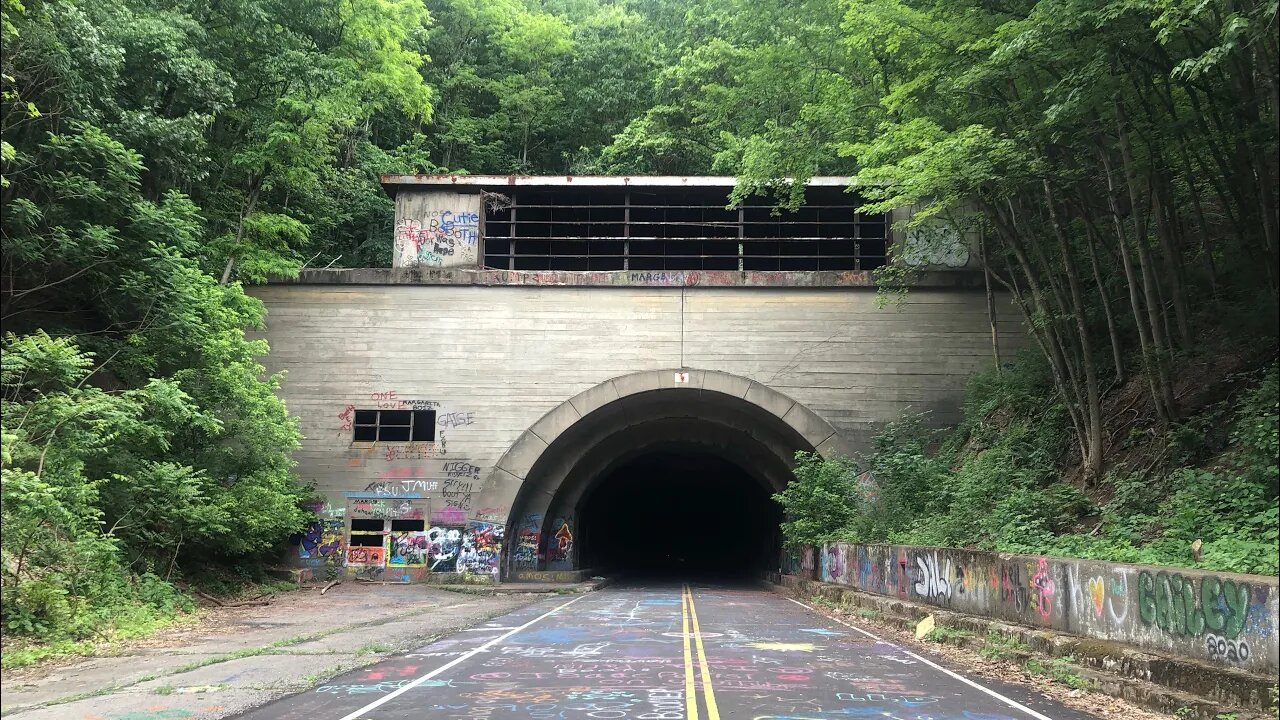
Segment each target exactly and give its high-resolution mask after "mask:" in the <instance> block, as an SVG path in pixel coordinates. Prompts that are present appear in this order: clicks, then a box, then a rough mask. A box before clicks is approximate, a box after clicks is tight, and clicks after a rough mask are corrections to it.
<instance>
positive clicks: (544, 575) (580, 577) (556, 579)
mask: <svg viewBox="0 0 1280 720" xmlns="http://www.w3.org/2000/svg"><path fill="white" fill-rule="evenodd" d="M594 572H595V571H594V570H592V569H591V568H587V569H586V570H513V571H512V572H511V573H510V574H509V575H508V576H507V582H514V583H522V582H536V583H576V582H583V581H584V580H586V579H587V578H590V577H591V574H592V573H594Z"/></svg>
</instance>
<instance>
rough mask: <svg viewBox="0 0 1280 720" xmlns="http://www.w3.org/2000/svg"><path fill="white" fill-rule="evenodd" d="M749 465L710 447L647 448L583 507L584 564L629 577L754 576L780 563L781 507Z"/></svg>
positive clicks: (597, 488)
mask: <svg viewBox="0 0 1280 720" xmlns="http://www.w3.org/2000/svg"><path fill="white" fill-rule="evenodd" d="M770 495H771V493H770V491H769V490H767V489H766V488H765V486H764V485H763V484H762V483H761V482H760V481H759V480H757V479H755V478H753V477H752V476H751V475H749V474H748V473H747V472H745V471H744V470H743V469H742V468H740V467H738V466H737V465H734V464H733V463H730V462H728V461H726V460H724V459H721V458H719V457H716V456H714V455H710V454H706V453H691V452H662V453H653V454H649V455H644V456H641V457H639V458H636V459H635V460H632V461H630V462H628V463H627V464H626V465H623V466H622V467H620V468H618V469H617V470H614V471H613V472H611V473H610V474H608V475H606V476H604V477H602V478H600V480H599V482H598V483H597V484H596V485H595V487H594V489H593V490H592V491H591V493H590V494H589V495H587V496H586V497H585V498H584V500H583V502H582V504H581V505H580V506H579V507H580V511H579V515H578V517H579V523H580V527H581V530H582V537H581V540H582V546H581V548H582V549H581V552H582V555H581V558H582V561H583V565H582V567H590V568H593V569H597V570H599V571H601V572H612V573H622V574H625V575H628V576H636V575H645V576H663V577H675V576H679V577H682V578H689V577H714V578H719V579H748V578H750V577H752V576H756V575H758V573H759V572H760V571H762V570H766V569H770V568H771V567H772V566H773V565H774V564H776V562H777V557H778V551H777V550H778V543H779V530H778V525H779V523H780V522H781V521H782V513H781V510H780V508H779V507H778V505H777V503H775V502H774V501H773V499H772V498H771V497H770Z"/></svg>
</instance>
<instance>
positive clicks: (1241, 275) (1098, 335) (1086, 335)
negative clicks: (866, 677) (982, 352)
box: [0, 0, 1280, 664]
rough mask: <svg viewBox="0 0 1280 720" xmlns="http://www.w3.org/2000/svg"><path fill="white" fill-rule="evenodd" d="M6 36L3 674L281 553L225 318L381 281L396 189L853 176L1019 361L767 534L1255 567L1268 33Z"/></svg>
mask: <svg viewBox="0 0 1280 720" xmlns="http://www.w3.org/2000/svg"><path fill="white" fill-rule="evenodd" d="M0 10H2V12H3V22H2V26H3V27H2V32H3V36H2V40H3V46H4V54H3V60H2V62H0V72H2V78H0V80H2V82H0V88H2V93H3V95H2V98H0V102H2V104H3V126H2V130H3V142H2V144H0V151H2V154H3V157H2V161H3V169H2V171H0V176H2V178H0V186H2V187H0V194H2V199H3V207H4V217H3V225H2V228H0V229H2V239H3V245H2V247H0V253H2V256H3V272H2V277H0V305H2V310H0V312H2V318H3V322H4V330H5V333H4V338H3V360H2V363H0V369H2V378H0V385H2V390H3V440H4V442H3V524H4V533H3V544H2V546H0V547H2V550H3V627H4V630H5V633H6V643H10V642H13V641H14V640H13V639H14V638H19V641H21V638H23V637H39V638H42V639H43V640H45V641H48V642H49V643H51V644H49V645H48V647H49V648H53V650H58V651H65V650H67V649H74V648H76V647H83V646H84V644H86V643H92V642H94V641H101V640H103V639H110V638H113V637H120V636H122V635H125V634H128V633H131V632H142V631H145V630H146V629H148V628H150V627H153V626H154V624H155V623H158V622H162V621H164V619H165V618H168V617H170V616H172V615H173V614H174V613H175V612H177V611H179V610H180V609H181V608H182V607H184V606H186V604H187V603H188V602H189V601H188V600H187V599H186V596H185V595H184V594H183V593H182V592H180V591H179V590H178V589H177V587H178V585H176V584H177V583H185V582H196V581H199V579H200V578H203V577H210V576H214V577H227V575H228V573H230V575H231V576H232V577H233V578H234V577H240V578H241V579H243V580H250V579H252V578H253V572H252V569H253V568H255V567H260V566H261V563H262V561H263V560H264V558H269V557H270V554H271V552H272V548H273V547H274V546H275V545H276V544H277V543H279V542H280V541H281V540H282V539H283V538H285V537H287V536H288V535H289V534H290V533H292V532H296V531H297V530H298V529H299V528H300V527H301V526H302V524H303V523H304V522H305V513H303V512H302V511H301V510H300V509H299V508H300V507H301V504H302V502H303V501H304V500H305V499H306V497H307V494H308V491H307V489H306V488H305V487H304V484H303V483H301V482H300V481H299V479H298V478H297V477H296V476H295V474H294V472H293V469H292V463H291V461H290V459H289V453H290V451H291V450H292V449H293V448H294V447H296V445H297V442H298V433H297V430H296V427H295V425H294V422H293V421H292V420H291V418H290V417H289V415H288V412H287V410H286V408H285V407H284V406H283V404H282V403H281V402H280V401H279V400H278V399H277V398H276V396H275V394H274V392H273V390H274V387H275V385H276V383H277V382H278V381H279V379H278V378H272V377H266V376H265V375H264V373H263V368H262V366H261V364H260V359H261V358H262V356H263V355H264V353H266V352H267V350H268V349H267V348H266V347H265V346H264V345H263V344H262V343H260V342H251V341H248V340H247V339H246V337H245V335H244V330H245V329H246V328H249V327H253V326H255V325H258V324H259V323H260V322H261V321H262V317H263V308H262V306H261V304H260V303H258V302H257V301H256V300H254V299H252V298H250V297H248V296H247V295H246V294H245V293H244V292H243V290H242V288H243V286H244V285H245V284H250V283H258V282H262V281H264V280H265V279H266V278H268V277H271V276H288V275H291V274H294V273H296V272H297V271H298V270H299V268H302V267H304V266H312V267H314V266H321V267H323V266H330V265H332V266H338V267H342V266H347V267H359V266H379V265H384V266H385V265H388V264H389V259H390V251H391V247H390V236H391V232H390V225H391V220H392V213H391V203H390V201H389V200H388V198H387V197H386V196H385V195H384V194H383V192H382V191H381V189H380V187H379V186H378V183H377V177H378V175H379V174H381V173H393V172H446V171H447V172H468V173H503V174H507V173H557V174H560V173H568V174H592V173H627V174H638V173H654V174H680V173H717V174H730V175H735V176H737V177H738V178H739V186H738V188H737V190H736V191H735V198H736V197H743V196H746V195H749V194H760V195H766V196H769V197H773V198H775V199H776V202H777V203H778V205H779V208H780V211H782V212H785V211H786V209H787V208H788V207H794V206H795V204H796V203H797V202H798V201H799V194H798V187H799V186H798V185H797V184H796V183H795V180H803V179H804V178H806V177H808V176H810V175H813V174H819V173H821V174H848V175H856V176H857V177H858V178H859V181H860V182H861V184H862V186H863V188H864V192H868V193H870V195H869V196H868V197H867V200H868V201H869V202H871V203H873V206H878V207H879V208H890V207H912V208H915V209H916V211H917V212H916V215H915V216H914V217H913V218H912V219H911V222H912V223H913V224H918V225H923V224H931V225H933V226H938V225H943V226H950V227H952V228H953V229H955V230H956V231H959V232H967V233H976V235H977V236H978V237H980V238H981V247H980V250H981V256H982V259H983V261H984V264H985V266H986V268H987V272H986V275H987V278H988V282H989V283H991V285H992V286H993V287H994V288H996V289H998V290H1002V291H1005V292H1007V293H1009V294H1010V295H1011V296H1012V297H1013V298H1014V300H1015V305H1016V307H1017V308H1018V309H1019V312H1021V313H1022V315H1023V319H1024V320H1025V321H1026V324H1027V327H1028V328H1029V330H1030V331H1031V333H1032V336H1033V338H1034V340H1035V343H1034V346H1033V348H1032V349H1031V350H1030V351H1029V352H1026V353H1024V354H1023V355H1021V356H1019V357H1017V358H1014V357H1007V356H1006V357H1002V356H1001V355H1000V351H999V348H993V369H992V371H991V372H990V373H987V374H984V375H982V376H980V377H979V378H976V379H975V380H974V383H973V387H972V388H971V393H970V395H971V399H970V401H969V403H968V405H967V406H966V420H965V422H964V423H963V424H962V425H961V427H960V428H958V429H955V430H954V431H952V432H951V433H949V434H947V435H946V436H945V437H943V436H938V435H937V433H935V432H932V431H928V430H926V429H925V428H927V427H929V423H928V420H927V418H926V419H923V420H921V419H919V418H906V419H904V421H903V423H901V424H898V425H894V426H893V427H891V428H889V429H888V430H887V431H886V433H885V434H884V435H883V436H882V437H881V439H880V442H879V445H878V448H877V451H876V452H875V453H872V454H870V455H869V456H868V457H866V458H859V459H856V461H855V462H856V463H857V464H858V466H859V469H872V470H873V474H874V476H875V478H876V481H877V484H878V490H877V492H876V494H875V496H874V498H873V497H871V496H870V495H868V494H867V493H866V488H865V487H863V486H860V485H858V484H857V483H854V482H853V480H852V477H853V474H852V473H851V472H850V468H849V466H848V465H846V464H843V463H821V462H818V461H816V460H813V459H810V460H808V461H806V462H805V463H803V464H802V465H801V467H800V470H799V471H798V477H799V478H800V482H798V483H796V484H795V485H794V486H793V487H794V488H795V490H794V492H793V493H791V495H789V496H786V497H784V498H782V499H783V501H784V504H785V505H786V507H787V509H788V511H789V513H790V514H791V522H790V523H789V524H788V526H787V532H788V537H789V539H790V540H792V541H795V542H812V541H815V540H822V539H830V538H833V537H845V538H852V539H863V540H885V539H896V540H910V541H916V542H935V543H944V544H960V545H973V546H979V547H998V548H1002V549H1022V550H1026V549H1035V550H1037V551H1049V550H1053V551H1058V552H1064V553H1076V554H1090V555H1092V556H1097V557H1117V558H1121V557H1123V558H1145V559H1152V560H1157V561H1161V562H1177V563H1183V564H1195V563H1205V564H1208V565H1210V566H1213V567H1221V568H1228V569H1245V570H1264V571H1269V572H1274V571H1275V569H1276V567H1275V564H1276V556H1275V543H1276V514H1275V500H1276V496H1277V490H1278V487H1277V483H1278V480H1277V478H1278V475H1277V469H1276V463H1275V457H1276V443H1277V440H1276V437H1277V436H1276V408H1277V371H1276V323H1277V316H1276V298H1277V286H1278V283H1280V277H1278V275H1277V272H1278V271H1277V261H1278V259H1280V242H1278V240H1277V233H1278V232H1280V222H1278V220H1277V180H1278V178H1277V151H1278V149H1280V147H1278V145H1277V108H1278V107H1280V95H1278V89H1277V88H1278V83H1277V64H1278V63H1277V3H1276V2H1275V1H1274V0H1272V1H1271V2H1257V1H1256V0H1245V1H1243V2H1241V1H1240V0H1231V1H1230V2H1228V1H1227V0H1206V1H1204V2H1201V1H1199V0H1197V1H1195V2H1192V1H1190V0H1146V1H1143V2H1138V1H1136V0H1038V1H1037V0H1007V1H997V0H791V1H788V0H751V1H750V2H748V1H746V0H715V1H712V0H691V1H689V2H685V1H677V0H630V1H628V0H619V1H617V2H610V1H607V0H547V1H546V2H538V1H536V0H307V1H306V2H302V1H301V0H163V1H161V0H95V1H94V2H85V1H84V0H22V1H21V2H20V1H19V0H0ZM868 188H869V189H868ZM880 279H881V281H882V283H883V286H884V288H885V289H886V293H887V299H889V300H892V298H891V297H889V295H891V294H892V293H893V292H894V291H895V290H894V289H895V288H896V289H897V290H896V291H897V292H909V289H907V288H909V284H910V276H909V273H908V272H907V271H906V270H905V269H904V268H899V267H895V266H890V267H889V268H886V270H885V271H884V272H883V273H882V274H881V278H880ZM996 495H998V496H1000V497H1001V498H1003V499H1002V500H1001V501H1000V502H999V503H997V506H996V512H995V513H994V514H993V513H990V512H988V510H989V509H990V507H991V503H990V502H989V498H991V497H993V496H996ZM925 516H928V517H930V518H931V519H932V521H931V522H930V523H928V524H927V525H925V524H922V523H921V522H920V521H919V520H918V518H921V517H925ZM913 518H916V520H913ZM1197 540H1198V541H1201V543H1202V544H1201V545H1196V548H1197V549H1195V550H1194V551H1193V550H1192V549H1191V546H1190V543H1191V542H1193V541H1197ZM53 650H49V651H50V652H51V651H53ZM41 652H44V651H41ZM35 656H36V655H31V654H27V655H18V654H14V653H10V652H6V654H5V662H6V664H7V663H9V662H10V661H11V660H10V659H11V658H20V659H19V660H13V662H20V661H25V660H22V658H25V659H27V660H29V659H30V658H32V657H35Z"/></svg>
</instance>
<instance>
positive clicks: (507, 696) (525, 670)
mask: <svg viewBox="0 0 1280 720" xmlns="http://www.w3.org/2000/svg"><path fill="white" fill-rule="evenodd" d="M240 717H242V718H250V719H252V720H292V719H295V718H296V719H297V720H303V719H304V718H305V720H384V719H385V720H393V719H398V718H412V719H413V720H423V719H424V718H428V719H434V718H443V719H447V718H529V719H533V720H537V719H540V718H548V719H549V718H601V719H616V720H628V719H630V720H718V719H719V718H750V719H752V720H765V719H768V720H783V719H784V718H785V719H791V720H802V719H807V718H815V719H816V718H829V717H842V718H882V719H887V720H951V719H954V720H1030V719H1033V718H1034V719H1036V720H1048V719H1050V718H1052V720H1086V719H1088V718H1090V717H1091V716H1089V715H1085V714H1083V713H1081V712H1079V711H1076V710H1071V709H1068V708H1065V707H1062V706H1060V705H1057V704H1055V703H1052V702H1051V701H1048V700H1046V699H1045V698H1043V697H1041V696H1039V695H1037V694H1036V693H1034V692H1032V691H1031V690H1029V689H1028V688H1026V687H1022V686H1016V685H1005V684H996V685H993V684H992V683H990V682H989V681H987V680H983V681H981V682H979V681H975V680H971V679H968V678H965V677H963V676H962V675H960V674H957V673H955V672H953V671H952V670H949V669H945V668H943V667H941V666H939V665H937V664H935V663H934V662H932V661H930V660H928V659H926V658H925V657H923V656H921V655H918V654H916V653H913V652H911V651H910V650H908V649H906V648H903V647H900V646H898V645H895V644H893V643H890V642H887V641H882V640H879V639H878V638H877V637H875V636H874V635H873V634H872V633H870V632H867V631H865V630H862V629H861V628H857V627H855V626H853V625H845V624H841V623H836V622H834V621H832V620H830V619H828V618H826V617H825V616H823V615H821V614H819V613H818V612H816V611H814V610H813V609H811V608H809V607H808V606H806V605H804V604H802V603H799V602H797V601H794V600H790V599H788V598H785V597H782V596H780V595H776V594H773V593H769V592H766V591H763V590H757V589H747V588H734V587H727V586H706V585H693V586H690V585H688V584H683V583H669V584H664V585H657V586H655V585H648V586H634V587H618V586H615V587H613V588H610V589H606V590H603V591H600V592H596V593H591V594H588V595H582V596H578V597H576V598H573V599H566V598H564V597H555V598H551V599H548V600H546V601H544V602H541V603H537V604H535V605H531V606H528V607H525V608H523V609H521V610H519V611H517V612H514V613H512V614H510V615H506V616H504V617H500V618H496V619H495V620H493V621H491V622H488V623H484V624H482V625H478V626H476V627H473V628H470V629H468V630H466V631H464V632H461V633H458V634H456V635H453V636H451V637H448V638H445V639H442V640H439V641H437V642H434V643H431V644H430V645H427V646H425V647H422V648H419V649H417V650H415V651H413V652H410V653H407V654H404V655H400V656H397V657H394V658H391V659H388V660H386V661H385V662H382V663H379V664H378V665H375V666H372V667H368V668H364V669H361V670H358V671H354V672H351V673H347V674H346V675H342V676H339V677H337V678H334V679H332V680H330V681H329V682H327V683H326V684H324V685H321V686H318V687H316V688H313V689H311V690H308V691H307V692H304V693H301V694H299V695H293V696H291V697H286V698H283V699H281V700H278V701H276V702H273V703H271V704H269V705H266V706H263V707H261V708H258V709H256V710H254V711H251V712H249V713H247V714H245V715H242V716H240Z"/></svg>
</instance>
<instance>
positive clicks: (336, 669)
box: [302, 665, 346, 687]
mask: <svg viewBox="0 0 1280 720" xmlns="http://www.w3.org/2000/svg"><path fill="white" fill-rule="evenodd" d="M343 670H346V668H345V667H344V666H342V665H334V666H333V667H331V668H328V669H326V670H321V671H320V672H317V673H311V674H310V675H308V676H306V677H304V678H302V682H303V684H304V685H305V686H306V687H311V686H313V685H319V684H320V683H321V682H323V681H325V680H328V679H329V678H331V677H333V676H334V675H337V674H338V673H340V672H342V671H343Z"/></svg>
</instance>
